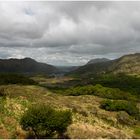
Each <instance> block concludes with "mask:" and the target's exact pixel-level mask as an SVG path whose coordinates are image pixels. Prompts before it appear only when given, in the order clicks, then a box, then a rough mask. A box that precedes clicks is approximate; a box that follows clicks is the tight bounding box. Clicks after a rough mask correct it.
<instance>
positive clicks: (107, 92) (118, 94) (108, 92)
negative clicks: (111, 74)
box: [58, 84, 137, 101]
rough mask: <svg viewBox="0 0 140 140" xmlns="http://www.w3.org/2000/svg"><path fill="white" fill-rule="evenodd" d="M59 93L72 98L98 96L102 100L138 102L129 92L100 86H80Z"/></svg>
mask: <svg viewBox="0 0 140 140" xmlns="http://www.w3.org/2000/svg"><path fill="white" fill-rule="evenodd" d="M58 93H61V94H64V95H72V96H79V95H96V96H99V97H102V98H108V99H116V100H120V99H121V100H134V101H135V100H137V99H136V98H135V96H133V95H131V94H130V93H129V92H123V91H121V90H120V89H118V88H109V87H103V86H102V85H100V84H97V85H95V86H93V85H87V86H78V87H73V88H70V89H66V90H64V89H61V90H58Z"/></svg>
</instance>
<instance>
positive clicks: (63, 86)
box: [0, 62, 140, 139]
mask: <svg viewBox="0 0 140 140" xmlns="http://www.w3.org/2000/svg"><path fill="white" fill-rule="evenodd" d="M98 63H100V62H98ZM103 63H104V62H103ZM90 65H91V64H90ZM92 65H93V64H92ZM95 65H97V63H96V64H95ZM138 66H140V65H138ZM118 68H119V67H118ZM77 69H79V68H77ZM74 71H77V70H76V69H74V70H73V71H72V72H73V73H74ZM87 72H88V71H87ZM76 73H77V72H76ZM138 73H139V71H138ZM80 74H81V73H80ZM0 77H1V79H0V116H1V117H0V138H1V139H8V138H15V139H26V138H35V135H34V133H33V132H32V131H31V130H30V131H29V130H28V131H27V130H26V131H25V130H24V129H23V128H22V126H21V118H22V116H23V115H24V114H25V112H27V111H28V109H29V108H30V106H38V105H40V104H43V105H46V106H51V107H52V108H54V109H55V110H62V111H64V110H69V111H70V112H71V114H72V122H71V124H70V125H69V126H68V127H67V129H66V131H65V133H64V136H65V138H76V139H83V138H85V139H89V138H92V139H93V138H94V139H96V138H107V139H109V138H111V139H114V138H115V139H128V138H140V100H139V98H140V86H139V85H140V77H139V74H137V75H136V74H135V75H128V74H127V73H126V74H125V73H120V74H114V73H112V72H111V73H108V72H107V73H96V74H94V71H93V74H86V75H85V74H84V75H81V76H79V74H77V75H73V76H72V75H71V72H68V73H66V74H64V75H63V76H62V75H61V76H60V75H46V74H30V75H29V74H28V75H27V74H22V75H21V73H17V74H16V73H14V74H12V73H7V74H4V73H1V74H0ZM42 138H44V137H42ZM45 138H58V136H57V135H56V134H55V135H53V136H48V137H47V136H46V137H45Z"/></svg>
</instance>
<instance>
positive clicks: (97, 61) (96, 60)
mask: <svg viewBox="0 0 140 140" xmlns="http://www.w3.org/2000/svg"><path fill="white" fill-rule="evenodd" d="M107 61H109V59H107V58H97V59H91V60H90V61H89V62H88V63H87V64H95V63H100V62H107Z"/></svg>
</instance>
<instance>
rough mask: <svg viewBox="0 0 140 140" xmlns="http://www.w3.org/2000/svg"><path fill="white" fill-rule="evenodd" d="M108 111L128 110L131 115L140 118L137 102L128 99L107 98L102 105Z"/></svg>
mask: <svg viewBox="0 0 140 140" xmlns="http://www.w3.org/2000/svg"><path fill="white" fill-rule="evenodd" d="M100 107H101V108H102V109H105V110H107V111H126V112H127V113H128V114H129V115H131V116H134V117H135V118H136V119H139V117H140V112H139V109H138V108H137V106H136V104H135V103H132V102H128V101H123V100H122V101H116V100H114V101H112V100H105V101H103V102H102V103H101V106H100Z"/></svg>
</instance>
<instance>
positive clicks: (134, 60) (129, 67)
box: [108, 53, 140, 75]
mask: <svg viewBox="0 0 140 140" xmlns="http://www.w3.org/2000/svg"><path fill="white" fill-rule="evenodd" d="M108 71H109V72H112V73H114V74H118V73H125V74H136V75H140V53H136V54H129V55H125V56H122V57H120V58H119V59H116V60H114V62H113V64H112V65H111V66H110V67H109V69H108Z"/></svg>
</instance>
